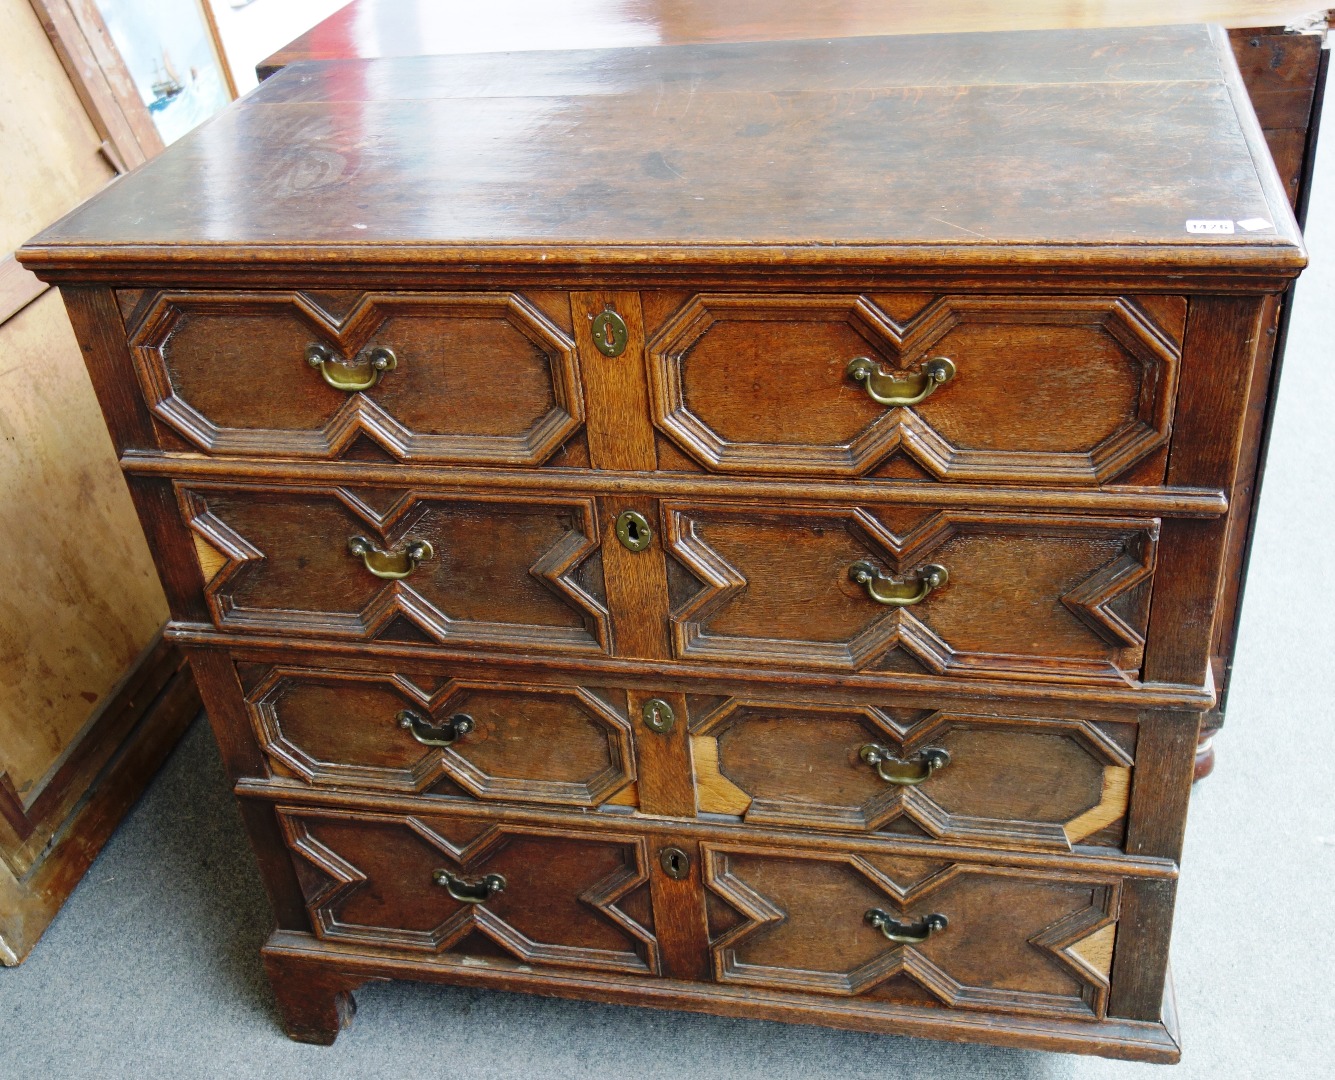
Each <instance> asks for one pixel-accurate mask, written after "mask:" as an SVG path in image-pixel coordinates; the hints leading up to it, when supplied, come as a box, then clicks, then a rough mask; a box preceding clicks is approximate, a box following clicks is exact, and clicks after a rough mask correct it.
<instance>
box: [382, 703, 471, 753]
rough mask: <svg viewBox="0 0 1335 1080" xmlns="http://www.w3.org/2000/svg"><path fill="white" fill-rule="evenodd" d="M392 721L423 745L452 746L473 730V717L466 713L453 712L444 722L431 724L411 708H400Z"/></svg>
mask: <svg viewBox="0 0 1335 1080" xmlns="http://www.w3.org/2000/svg"><path fill="white" fill-rule="evenodd" d="M394 722H395V723H396V724H398V725H399V727H401V728H403V730H404V731H406V732H408V733H409V734H410V735H412V737H413V738H414V739H416V740H417V741H418V742H420V743H421V744H422V745H423V746H453V745H454V744H455V743H456V742H458V741H459V738H460V736H463V735H467V734H468V733H469V732H470V731H472V730H473V718H472V717H471V716H469V715H468V714H467V713H455V714H454V715H453V716H451V717H450V718H449V719H448V720H446V721H445V723H443V724H433V723H431V721H430V720H428V719H427V718H426V717H425V716H423V715H422V714H421V713H419V712H416V711H415V710H413V709H400V710H399V711H398V712H397V713H396V714H395V716H394Z"/></svg>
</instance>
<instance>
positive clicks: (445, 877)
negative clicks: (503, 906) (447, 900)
mask: <svg viewBox="0 0 1335 1080" xmlns="http://www.w3.org/2000/svg"><path fill="white" fill-rule="evenodd" d="M431 880H432V881H434V882H435V883H436V884H437V885H443V886H445V891H446V892H448V893H449V894H450V895H451V896H452V897H454V898H455V899H456V900H458V901H459V903H461V904H484V903H486V902H487V901H488V900H490V899H491V898H492V897H493V896H495V895H496V894H497V893H499V892H504V891H505V878H503V877H501V875H500V874H488V875H487V876H486V877H483V878H478V880H477V881H465V880H464V879H463V878H461V877H457V876H456V875H454V874H451V873H450V872H449V871H448V870H437V871H436V872H435V873H434V874H432V875H431Z"/></svg>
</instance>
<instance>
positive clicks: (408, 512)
mask: <svg viewBox="0 0 1335 1080" xmlns="http://www.w3.org/2000/svg"><path fill="white" fill-rule="evenodd" d="M178 497H179V502H180V505H181V508H182V512H183V514H184V516H185V519H186V521H187V522H188V523H189V525H190V527H191V529H192V530H193V532H194V534H195V542H196V547H197V549H198V552H199V558H200V567H201V571H202V574H203V578H204V581H205V582H206V586H205V590H204V595H205V599H206V601H207V602H208V605H209V608H210V610H211V612H212V615H213V619H214V621H215V623H216V624H217V626H218V627H219V628H220V629H224V630H246V631H253V632H278V633H289V634H290V633H296V634H307V635H319V636H322V637H330V638H341V639H345V640H347V639H351V640H360V641H365V640H372V639H385V640H397V641H401V642H408V643H419V644H420V643H430V642H436V641H443V642H450V643H457V644H460V645H465V646H499V647H506V648H522V649H539V650H546V651H551V650H557V651H565V652H580V653H590V652H602V651H603V649H604V645H605V642H606V640H607V626H606V623H607V612H606V607H605V603H604V599H603V597H604V589H603V575H602V566H601V562H600V560H599V559H598V558H595V557H593V556H595V554H596V553H597V550H598V543H597V539H596V537H597V535H598V533H597V531H596V527H595V523H594V511H593V502H592V500H591V499H582V498H578V497H573V498H568V499H567V498H554V497H553V498H546V497H541V496H526V497H524V498H522V499H519V498H515V497H497V496H489V495H483V494H476V495H452V494H448V493H439V494H437V493H427V492H420V493H419V492H413V491H400V490H384V489H371V488H342V487H338V488H327V487H289V486H278V485H270V486H259V485H256V486H237V485H221V484H217V485H215V484H206V483H191V484H190V485H189V486H185V485H181V486H179V487H178Z"/></svg>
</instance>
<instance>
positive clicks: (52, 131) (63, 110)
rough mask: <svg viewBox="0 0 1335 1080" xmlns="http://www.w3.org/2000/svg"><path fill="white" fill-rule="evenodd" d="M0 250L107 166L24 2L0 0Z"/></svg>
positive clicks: (89, 186) (85, 190) (100, 176)
mask: <svg viewBox="0 0 1335 1080" xmlns="http://www.w3.org/2000/svg"><path fill="white" fill-rule="evenodd" d="M0 72H3V73H4V75H3V78H0V118H3V122H0V161H2V162H4V168H3V169H2V170H0V205H3V206H4V213H3V214H0V255H3V254H5V253H6V252H9V251H12V250H13V249H14V248H16V247H18V246H19V245H20V244H22V243H23V242H24V241H25V240H27V239H28V237H29V236H31V235H32V234H33V233H35V232H37V231H38V230H39V229H41V228H43V227H45V226H46V225H49V224H50V223H51V222H52V221H53V220H54V219H56V218H58V217H60V215H61V214H63V213H65V212H66V211H67V210H69V209H70V207H72V206H74V205H75V204H77V203H79V202H82V201H83V200H84V199H86V198H88V196H89V195H91V194H93V192H95V191H97V190H99V189H100V188H101V187H103V186H104V185H105V184H106V182H107V181H108V180H109V179H110V178H111V177H112V176H113V175H115V174H114V171H113V169H112V168H111V166H110V165H109V164H108V163H107V161H106V159H105V158H104V157H103V156H102V155H101V153H100V152H99V150H98V147H99V145H100V142H101V140H100V139H99V138H98V136H97V132H96V130H95V129H94V127H93V125H92V122H91V121H90V120H89V119H88V115H87V113H85V112H84V110H83V106H82V105H81V104H80V103H79V97H78V95H77V94H76V93H75V92H74V88H73V87H72V86H71V85H70V83H69V80H68V78H66V75H65V69H64V68H63V67H62V66H61V63H60V60H59V58H58V57H57V56H56V52H55V50H54V49H53V48H52V47H51V42H50V41H49V40H47V36H46V32H45V31H44V30H43V29H42V24H41V22H40V21H39V20H38V18H37V16H36V15H35V14H34V13H33V9H32V6H31V5H30V4H29V3H28V0H0Z"/></svg>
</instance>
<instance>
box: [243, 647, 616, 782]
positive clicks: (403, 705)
mask: <svg viewBox="0 0 1335 1080" xmlns="http://www.w3.org/2000/svg"><path fill="white" fill-rule="evenodd" d="M620 696H621V704H620V708H619V709H616V708H613V707H612V706H611V705H609V704H608V703H607V702H606V701H605V700H603V698H602V697H600V696H599V695H597V694H596V693H594V692H591V691H589V690H584V689H581V688H578V687H550V686H542V685H536V684H529V683H524V684H518V683H494V682H487V683H473V682H468V681H465V680H453V679H438V678H432V677H431V676H429V675H412V674H374V673H370V672H356V671H332V670H327V669H314V668H298V667H271V668H269V669H268V670H267V671H265V672H264V673H263V674H262V675H261V676H260V677H259V678H258V681H257V682H256V683H255V684H254V685H253V686H252V687H251V688H250V689H249V690H248V691H247V693H246V703H247V707H248V709H249V711H250V715H251V722H252V724H253V726H254V728H255V731H256V734H257V736H258V738H259V740H260V745H261V746H263V747H264V749H265V750H266V751H267V752H268V753H269V755H270V756H271V757H272V758H273V759H274V760H275V761H277V762H280V763H281V764H282V765H284V766H285V767H286V768H288V769H290V770H292V771H293V772H295V773H296V774H297V775H298V776H300V777H301V778H302V779H304V780H306V781H307V782H309V783H312V784H316V785H319V786H334V787H343V788H347V787H349V786H353V787H358V788H363V789H371V790H381V791H401V792H406V793H412V794H419V793H425V792H432V793H433V794H451V795H456V796H457V795H459V794H467V795H471V796H473V797H475V798H477V799H481V800H484V801H494V800H502V801H506V802H534V803H552V804H564V805H573V806H583V807H595V806H598V805H600V804H602V803H604V802H607V801H608V800H609V799H611V798H612V797H614V796H615V795H616V794H617V793H618V792H620V791H623V790H624V789H625V788H626V787H627V786H628V785H629V784H630V783H631V782H632V781H633V780H634V779H635V760H634V754H633V752H632V750H631V732H630V723H629V722H628V721H627V720H626V718H625V715H624V714H625V694H624V693H622V694H621V695H620ZM442 782H444V783H443V784H442Z"/></svg>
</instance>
